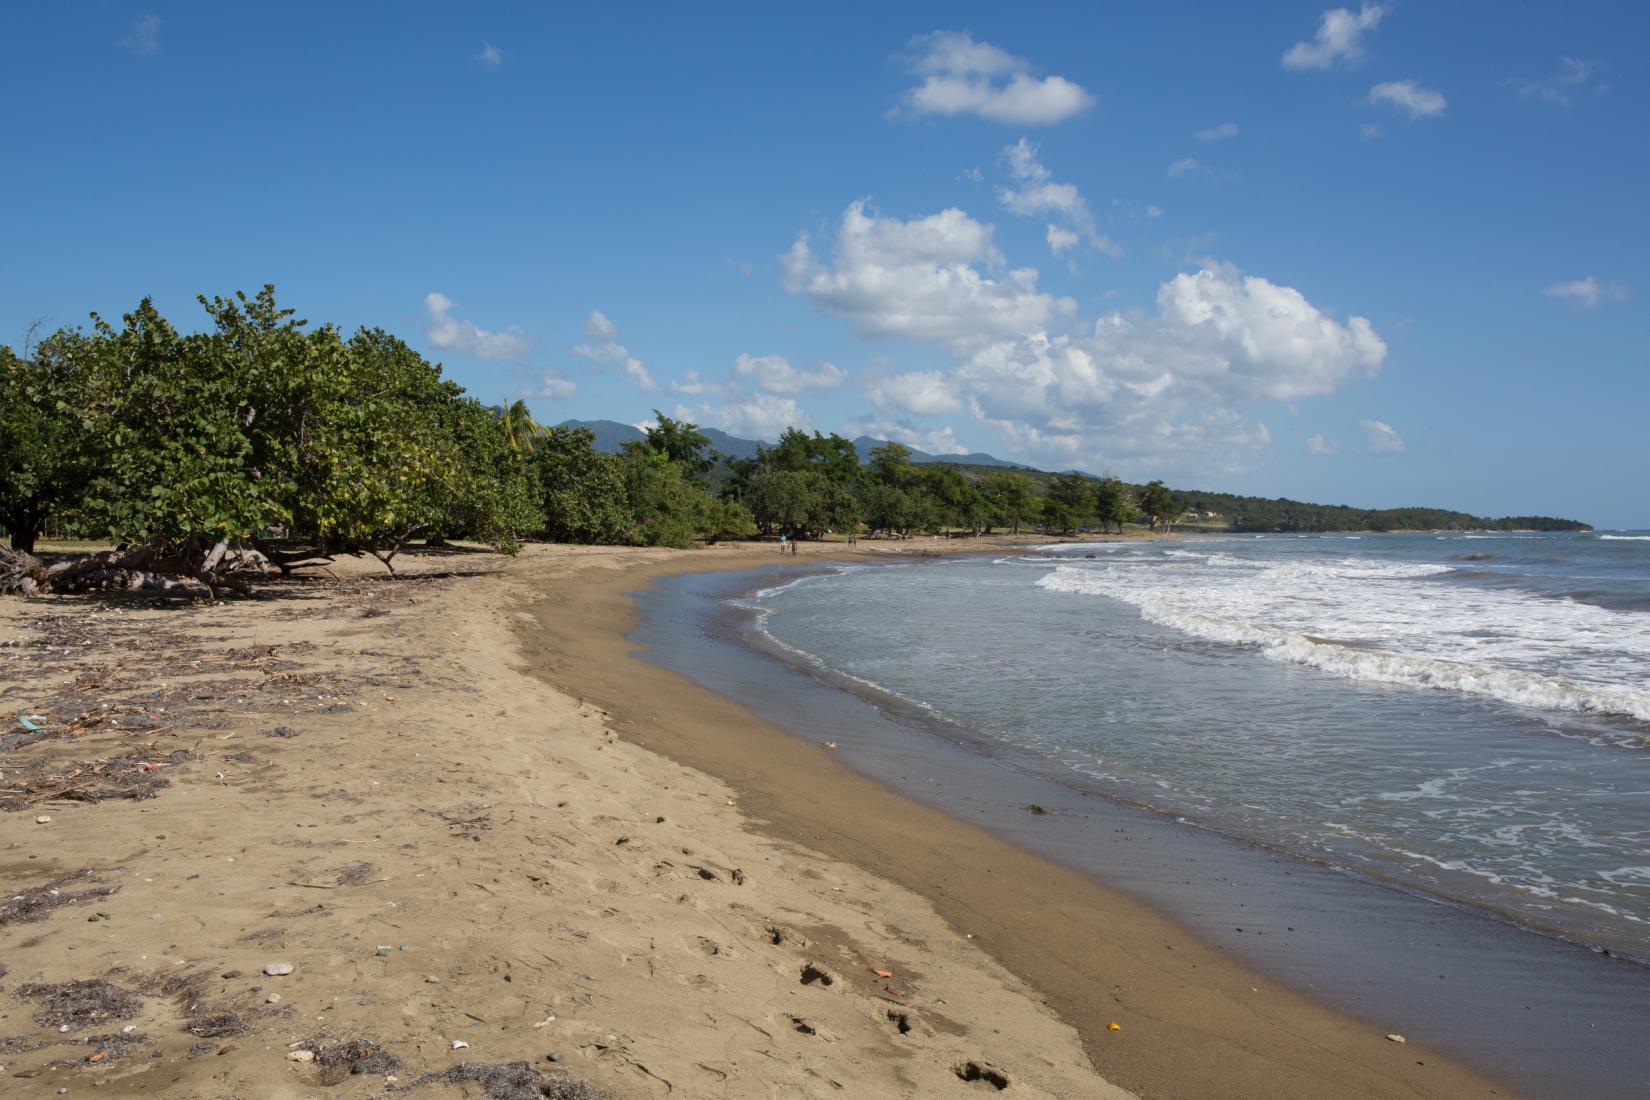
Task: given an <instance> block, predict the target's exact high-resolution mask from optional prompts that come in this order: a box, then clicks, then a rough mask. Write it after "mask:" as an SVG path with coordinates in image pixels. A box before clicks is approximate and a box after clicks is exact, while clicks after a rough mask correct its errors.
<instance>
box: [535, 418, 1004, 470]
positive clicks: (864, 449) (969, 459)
mask: <svg viewBox="0 0 1650 1100" xmlns="http://www.w3.org/2000/svg"><path fill="white" fill-rule="evenodd" d="M556 427H558V428H589V429H590V430H591V431H592V432H593V433H595V436H596V450H598V451H603V452H605V453H607V454H618V453H619V450H620V449H621V448H622V447H623V446H624V445H625V444H626V443H631V442H636V443H640V442H641V441H642V440H644V439H646V438H647V435H646V433H644V432H643V431H642V430H641V429H640V428H636V427H633V426H632V425H630V424H621V423H619V422H618V421H617V420H564V421H562V422H561V423H560V424H557V425H556ZM699 431H700V432H702V433H703V434H704V436H705V438H706V439H709V440H710V445H711V446H712V447H714V448H715V449H716V450H718V451H721V452H722V453H723V454H725V455H728V456H729V457H731V458H755V457H756V448H757V441H756V440H754V439H741V438H739V437H738V436H736V435H729V434H728V433H727V432H724V431H722V430H720V429H718V428H700V429H699ZM885 442H887V441H886V440H882V439H872V438H871V437H870V436H868V435H862V436H860V437H859V438H858V439H856V440H854V450H855V451H856V452H858V454H859V460H860V461H861V462H869V461H870V460H871V451H872V450H874V449H875V448H877V447H880V446H882V445H883V444H884V443H885ZM911 461H912V462H944V463H950V464H952V465H956V466H1002V467H1004V468H1006V469H1014V470H1029V469H1031V467H1029V466H1022V465H1020V464H1019V463H1017V462H1006V461H1004V460H1003V459H1000V458H996V457H994V456H992V455H988V454H984V453H982V452H978V451H976V452H974V453H973V454H966V455H935V454H929V453H928V452H927V451H919V450H917V449H916V448H914V447H913V448H912V449H911Z"/></svg>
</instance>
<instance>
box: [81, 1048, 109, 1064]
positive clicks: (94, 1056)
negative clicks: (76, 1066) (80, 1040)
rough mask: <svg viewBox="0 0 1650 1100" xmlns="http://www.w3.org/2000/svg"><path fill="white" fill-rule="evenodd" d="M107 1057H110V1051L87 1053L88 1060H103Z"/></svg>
mask: <svg viewBox="0 0 1650 1100" xmlns="http://www.w3.org/2000/svg"><path fill="white" fill-rule="evenodd" d="M107 1057H109V1052H108V1051H106V1050H100V1051H98V1052H97V1053H96V1054H88V1055H86V1061H88V1062H101V1061H103V1060H104V1059H105V1058H107Z"/></svg>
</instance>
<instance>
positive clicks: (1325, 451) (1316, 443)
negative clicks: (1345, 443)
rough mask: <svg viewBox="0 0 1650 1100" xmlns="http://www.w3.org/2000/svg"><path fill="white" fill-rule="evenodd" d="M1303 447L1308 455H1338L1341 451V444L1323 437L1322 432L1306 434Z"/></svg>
mask: <svg viewBox="0 0 1650 1100" xmlns="http://www.w3.org/2000/svg"><path fill="white" fill-rule="evenodd" d="M1303 449H1304V450H1305V451H1306V453H1307V454H1309V455H1338V454H1340V453H1341V445H1340V444H1339V443H1336V442H1335V441H1334V440H1333V439H1325V438H1324V437H1323V433H1322V432H1319V433H1318V434H1316V435H1312V436H1308V437H1307V440H1306V444H1305V446H1304V448H1303Z"/></svg>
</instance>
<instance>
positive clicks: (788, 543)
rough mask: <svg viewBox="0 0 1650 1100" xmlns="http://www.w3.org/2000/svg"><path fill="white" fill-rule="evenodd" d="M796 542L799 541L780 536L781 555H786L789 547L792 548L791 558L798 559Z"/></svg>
mask: <svg viewBox="0 0 1650 1100" xmlns="http://www.w3.org/2000/svg"><path fill="white" fill-rule="evenodd" d="M796 541H797V540H796V539H793V538H789V537H787V536H785V535H780V536H779V552H780V553H781V554H783V553H785V548H786V547H787V546H788V547H790V554H791V557H793V558H794V557H796Z"/></svg>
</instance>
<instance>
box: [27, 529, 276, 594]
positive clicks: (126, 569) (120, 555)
mask: <svg viewBox="0 0 1650 1100" xmlns="http://www.w3.org/2000/svg"><path fill="white" fill-rule="evenodd" d="M266 569H267V565H266V563H265V561H264V558H263V555H262V554H259V553H258V552H257V551H256V550H250V549H246V548H244V547H233V546H230V545H229V544H228V543H226V542H219V543H214V544H211V545H207V544H205V543H204V542H201V541H200V540H197V539H188V540H185V541H184V542H183V543H182V544H179V545H175V546H140V547H135V548H126V549H122V550H104V551H99V552H97V553H92V554H79V555H75V556H73V557H65V558H61V559H59V560H57V561H53V562H52V563H50V564H49V565H48V564H47V563H45V562H43V561H41V560H40V559H39V558H37V557H35V556H34V555H33V554H25V553H23V552H22V551H21V550H11V549H7V548H5V547H0V595H17V596H41V595H47V594H58V595H69V594H74V593H79V592H90V591H94V590H98V589H102V590H106V591H116V592H173V591H180V590H185V589H194V590H200V589H205V590H206V593H207V595H209V596H211V597H212V598H213V599H216V598H217V597H218V593H219V592H220V591H221V590H224V589H228V590H229V591H231V592H238V593H240V594H241V595H243V596H249V595H251V594H252V586H251V584H250V579H251V578H252V577H253V576H255V575H258V574H261V573H263V572H265V570H266Z"/></svg>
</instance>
